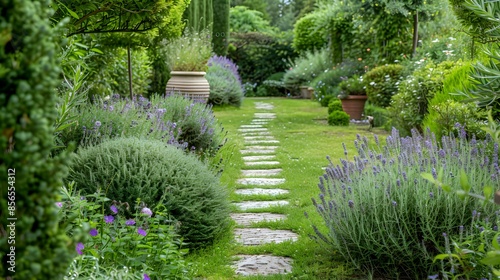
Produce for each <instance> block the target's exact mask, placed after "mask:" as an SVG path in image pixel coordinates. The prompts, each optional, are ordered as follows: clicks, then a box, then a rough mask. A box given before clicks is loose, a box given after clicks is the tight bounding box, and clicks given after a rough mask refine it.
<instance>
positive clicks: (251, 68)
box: [227, 32, 297, 85]
mask: <svg viewBox="0 0 500 280" xmlns="http://www.w3.org/2000/svg"><path fill="white" fill-rule="evenodd" d="M231 46H232V48H231V50H229V52H228V56H227V57H228V58H230V59H231V60H232V61H234V62H235V63H236V64H237V65H238V70H239V73H240V75H241V79H242V81H243V83H251V84H253V83H256V84H257V85H261V84H262V82H264V81H265V80H266V79H267V78H268V77H269V76H271V75H272V74H274V73H278V72H284V71H285V70H286V69H288V68H289V66H288V64H287V61H288V60H290V59H294V58H295V57H296V56H297V54H296V53H295V52H294V51H293V48H292V47H291V39H290V38H286V37H283V36H281V35H275V36H271V35H267V34H263V33H253V32H251V33H236V34H233V35H232V38H231Z"/></svg>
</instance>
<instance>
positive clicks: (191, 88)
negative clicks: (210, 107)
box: [166, 71, 210, 103]
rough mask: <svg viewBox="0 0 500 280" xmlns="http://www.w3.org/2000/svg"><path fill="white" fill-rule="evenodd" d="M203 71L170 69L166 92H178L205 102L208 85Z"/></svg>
mask: <svg viewBox="0 0 500 280" xmlns="http://www.w3.org/2000/svg"><path fill="white" fill-rule="evenodd" d="M205 74H206V73H205V72H190V71H172V72H170V80H168V82H167V88H166V91H167V94H168V93H173V94H180V95H182V96H185V97H188V98H191V99H192V100H193V101H195V102H202V103H207V101H208V97H209V96H210V85H209V84H208V81H207V79H206V78H205Z"/></svg>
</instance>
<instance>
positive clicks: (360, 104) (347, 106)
mask: <svg viewBox="0 0 500 280" xmlns="http://www.w3.org/2000/svg"><path fill="white" fill-rule="evenodd" d="M339 88H340V94H339V95H338V97H339V98H340V101H341V102H342V109H343V110H344V112H346V113H347V114H348V115H349V116H350V118H351V119H355V120H359V119H361V116H362V114H363V110H364V108H365V102H366V99H367V96H366V89H365V85H364V83H363V77H357V76H355V77H351V78H349V79H347V80H344V81H342V82H341V83H340V84H339Z"/></svg>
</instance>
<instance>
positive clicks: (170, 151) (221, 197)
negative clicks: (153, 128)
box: [67, 138, 229, 246]
mask: <svg viewBox="0 0 500 280" xmlns="http://www.w3.org/2000/svg"><path fill="white" fill-rule="evenodd" d="M67 179H68V180H69V181H71V180H74V181H75V182H76V183H77V187H78V188H79V190H80V191H81V192H82V193H87V194H92V193H94V192H96V191H97V189H101V190H102V191H103V192H104V193H105V195H106V197H108V198H110V199H113V200H116V201H121V202H128V203H129V204H130V205H135V202H136V200H137V199H140V200H141V201H143V202H144V203H145V204H146V205H148V206H150V207H151V208H153V207H154V206H155V205H156V204H157V203H160V202H162V203H163V205H165V207H166V208H167V209H168V213H169V214H171V215H172V216H173V217H174V218H175V219H176V220H177V221H179V224H180V234H181V235H182V236H183V237H184V238H185V241H186V242H188V243H189V244H190V246H200V245H203V244H207V243H209V242H211V241H213V240H214V238H215V237H216V236H217V235H218V234H219V233H220V232H221V231H223V230H224V228H225V226H226V225H227V222H228V215H229V214H228V213H229V208H228V200H227V193H226V190H225V189H224V188H223V187H222V186H221V185H220V182H219V179H218V177H216V176H215V175H214V174H213V173H212V172H211V170H209V169H208V167H207V166H206V165H205V164H203V162H201V161H200V160H198V159H197V158H196V157H195V156H194V155H191V154H185V153H184V152H183V151H182V150H180V149H178V148H176V147H174V146H170V145H166V144H165V143H163V142H162V141H158V140H144V139H139V138H117V139H113V140H109V141H106V142H103V143H101V144H99V145H97V146H91V147H88V148H84V149H81V150H80V151H79V152H78V154H76V155H75V156H74V161H73V163H72V164H71V166H70V175H69V177H68V178H67Z"/></svg>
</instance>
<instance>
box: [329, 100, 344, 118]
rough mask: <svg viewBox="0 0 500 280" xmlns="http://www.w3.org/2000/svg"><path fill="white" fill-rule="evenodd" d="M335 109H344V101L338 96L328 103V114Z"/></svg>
mask: <svg viewBox="0 0 500 280" xmlns="http://www.w3.org/2000/svg"><path fill="white" fill-rule="evenodd" d="M334 111H343V109H342V102H341V101H340V100H339V99H338V98H333V99H331V100H330V102H329V103H328V115H330V114H331V113H332V112H334Z"/></svg>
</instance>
